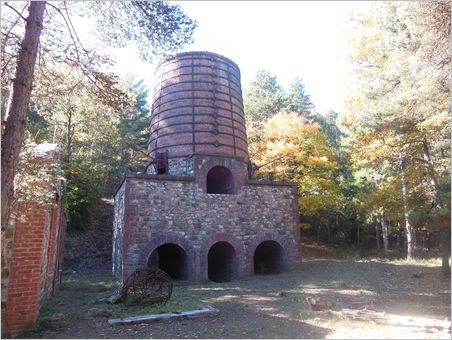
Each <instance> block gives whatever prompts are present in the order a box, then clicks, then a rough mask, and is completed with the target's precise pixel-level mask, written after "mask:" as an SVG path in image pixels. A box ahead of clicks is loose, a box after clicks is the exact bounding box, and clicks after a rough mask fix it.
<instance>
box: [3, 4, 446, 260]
mask: <svg viewBox="0 0 452 340" xmlns="http://www.w3.org/2000/svg"><path fill="white" fill-rule="evenodd" d="M7 4H8V6H3V7H2V51H1V53H2V64H1V67H2V68H1V71H2V102H1V112H2V137H3V138H2V148H3V139H4V137H5V131H6V128H5V127H6V123H5V122H6V121H7V118H8V117H7V116H5V113H6V112H7V111H8V97H9V93H10V91H11V84H12V80H13V79H14V72H15V68H16V63H17V55H18V52H19V50H20V42H21V35H22V32H23V30H24V25H25V21H24V20H22V19H23V16H24V15H25V10H26V7H27V4H26V3H24V2H14V3H13V2H8V3H7ZM96 6H98V7H96ZM142 6H144V7H142ZM86 13H96V14H95V15H94V14H92V15H93V16H98V18H97V20H98V23H99V32H100V34H101V35H102V37H103V39H104V40H105V41H106V44H109V45H113V46H124V45H125V44H126V43H127V42H129V41H134V42H136V43H137V44H138V46H140V47H141V48H140V53H141V57H142V58H143V59H144V60H148V61H151V60H154V59H156V58H159V57H161V56H164V55H167V54H170V53H174V52H175V51H177V49H178V48H180V47H181V46H183V45H185V44H188V43H189V42H190V41H191V38H192V32H193V30H194V29H195V27H196V23H195V22H194V21H193V20H191V19H190V18H188V17H186V16H185V14H184V13H182V12H181V11H180V9H179V8H178V7H177V6H174V5H171V4H170V5H166V4H163V3H155V2H124V3H115V5H111V6H110V7H106V5H105V3H102V2H100V3H70V2H52V3H47V7H46V15H45V19H44V23H43V32H42V35H41V43H40V46H39V51H38V57H37V61H36V66H35V69H34V83H33V91H32V92H31V100H30V105H29V109H28V112H27V127H26V131H25V138H24V142H23V144H22V147H21V157H20V162H19V163H18V170H17V172H18V176H16V187H15V190H16V196H15V200H16V201H27V200H35V199H36V196H37V194H38V193H36V192H35V191H31V190H27V183H28V182H27V181H26V180H25V181H24V180H23V179H24V178H25V179H26V178H28V179H29V178H31V177H33V176H35V177H36V176H43V175H45V174H43V171H42V169H35V168H33V167H32V166H30V162H27V160H28V159H29V156H30V151H31V149H32V147H33V146H34V145H35V144H37V143H42V142H55V143H58V144H59V145H60V147H61V164H62V169H61V173H57V174H55V173H53V170H52V171H51V172H52V174H51V175H54V176H55V175H57V176H61V177H63V178H64V179H65V181H66V188H65V193H64V200H65V204H66V206H67V209H68V213H69V228H70V229H71V230H72V231H74V232H78V231H83V229H85V228H86V224H87V223H88V222H87V219H86V216H87V209H88V207H89V206H90V205H92V204H93V203H95V202H96V201H98V200H99V199H101V198H103V197H109V198H111V197H112V195H113V194H114V192H115V189H116V188H117V186H118V185H119V183H120V181H121V180H122V178H123V176H124V173H126V172H140V171H144V167H145V165H146V163H147V155H146V154H147V150H146V149H147V138H148V125H149V114H150V109H149V104H150V103H149V102H148V91H149V89H147V88H145V86H144V85H143V81H142V80H141V79H139V78H137V77H133V76H131V77H128V78H127V79H120V78H119V77H118V76H117V75H115V74H114V73H112V72H111V71H108V69H107V68H106V65H109V64H112V63H113V62H114V61H113V60H111V58H110V56H109V55H107V54H105V53H102V52H101V51H102V50H101V49H98V48H95V47H89V46H87V45H85V44H84V43H83V42H81V41H80V39H79V38H78V36H77V27H76V25H74V24H73V22H72V21H71V20H70V18H71V17H72V16H73V15H80V14H86ZM131 14H134V15H135V18H140V20H135V19H133V16H132V15H131ZM149 16H152V17H153V18H157V20H154V21H152V22H150V21H149V20H148V19H149ZM352 20H353V23H354V25H355V26H356V30H354V35H353V36H350V37H349V40H350V62H351V63H352V65H353V74H351V78H352V79H351V80H352V81H351V82H352V84H354V88H353V90H352V92H350V93H349V96H348V98H347V103H346V109H345V111H344V112H328V113H322V114H320V113H318V112H316V110H315V103H312V102H311V100H310V96H309V94H307V93H306V91H305V87H304V83H303V80H302V79H300V78H297V77H295V76H296V75H294V81H293V82H292V84H291V85H290V86H289V88H288V89H284V88H283V87H282V86H281V85H279V84H278V82H277V79H276V77H275V76H273V75H272V74H271V71H265V70H262V71H260V72H258V74H257V75H256V77H255V79H254V80H253V81H252V82H251V84H250V85H249V86H247V87H246V88H245V89H244V92H243V97H244V104H245V115H246V121H247V134H248V139H249V151H250V155H251V158H252V161H253V162H254V163H255V165H256V166H255V170H256V171H255V176H256V177H257V178H267V179H275V180H290V181H294V182H296V183H297V184H298V187H299V206H300V217H301V221H300V228H301V231H302V233H303V234H305V235H312V236H313V237H316V238H317V239H318V240H321V241H324V242H328V243H330V244H336V245H338V246H339V247H350V246H354V247H356V248H357V249H361V250H363V253H362V254H365V252H366V251H368V250H369V249H371V248H372V249H378V250H380V249H381V254H382V255H384V256H389V252H390V250H399V251H401V252H402V253H404V254H405V255H406V257H407V258H408V259H412V258H414V257H415V256H416V253H418V252H419V251H421V250H425V249H430V248H437V247H438V246H441V249H442V251H443V264H444V268H445V267H446V266H448V257H449V253H450V202H451V197H450V186H451V183H450V157H451V154H450V151H451V150H450V142H451V141H450V137H451V129H450V128H451V126H450V82H451V77H450V67H451V64H450V61H451V59H450V58H451V56H450V2H443V1H432V2H400V3H399V2H388V3H386V2H382V3H377V4H375V6H374V7H372V8H371V9H370V10H369V11H368V12H366V13H364V14H362V15H360V16H358V17H355V18H353V19H352ZM149 46H153V47H154V48H149ZM313 53H315V52H313ZM2 163H3V158H2ZM2 166H3V164H2ZM2 170H3V167H2ZM21 180H22V182H21Z"/></svg>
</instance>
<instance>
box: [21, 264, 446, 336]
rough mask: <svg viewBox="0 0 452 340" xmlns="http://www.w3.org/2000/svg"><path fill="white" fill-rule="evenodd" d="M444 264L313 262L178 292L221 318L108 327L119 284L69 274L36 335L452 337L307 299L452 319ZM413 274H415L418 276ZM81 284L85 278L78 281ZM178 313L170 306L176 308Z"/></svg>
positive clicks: (44, 312) (47, 307)
mask: <svg viewBox="0 0 452 340" xmlns="http://www.w3.org/2000/svg"><path fill="white" fill-rule="evenodd" d="M439 265H440V263H439V261H432V260H430V261H423V262H422V261H420V262H416V263H407V262H404V261H399V262H396V261H392V262H389V261H388V262H386V261H378V260H371V261H340V260H333V259H307V260H305V261H304V263H303V264H302V268H301V269H300V270H298V271H294V272H290V273H284V274H280V275H265V276H253V277H249V278H246V279H243V280H238V281H235V282H230V283H206V284H203V285H187V286H176V287H175V291H174V294H175V299H179V300H180V301H182V304H193V305H199V306H206V305H211V306H214V307H215V308H217V309H219V310H220V313H219V315H217V316H210V317H204V318H199V319H183V320H172V321H163V322H154V323H148V324H145V323H143V324H136V325H127V326H109V325H108V323H107V320H108V319H109V318H112V317H114V316H115V313H116V310H112V308H111V305H108V304H106V303H103V302H99V298H102V297H105V296H108V293H109V290H111V289H113V288H114V287H113V286H112V285H111V284H108V283H107V284H106V283H105V282H106V281H105V277H101V276H102V275H97V276H94V277H88V278H86V277H85V278H84V279H83V280H81V279H80V275H78V274H77V273H73V274H71V275H69V276H66V277H64V282H63V284H62V287H61V292H60V293H59V294H58V295H57V296H56V297H54V298H52V299H51V300H50V301H49V303H48V304H46V305H45V306H44V307H43V309H42V312H41V314H42V315H44V317H42V316H41V318H40V322H39V329H38V330H37V331H36V332H33V333H29V334H26V335H25V337H33V338H88V339H89V338H195V339H196V338H360V339H363V338H391V339H395V338H449V339H450V333H443V332H436V331H435V332H431V333H425V332H420V331H416V330H415V329H413V328H407V327H393V326H383V325H377V324H375V323H374V322H365V321H355V320H350V319H346V318H341V317H337V316H334V315H332V314H331V313H328V312H326V311H319V312H314V311H311V310H310V308H309V305H308V303H307V301H306V298H307V297H322V298H323V299H325V300H326V301H329V302H332V303H334V304H336V305H337V306H341V305H344V306H345V305H346V304H347V303H348V302H350V301H354V300H363V299H365V300H369V301H373V303H374V307H375V308H376V309H377V310H379V311H385V312H386V313H391V314H397V315H407V316H417V317H423V318H431V319H441V320H444V319H445V318H446V317H447V318H448V319H449V320H450V314H451V310H450V277H444V276H443V275H442V274H441V271H440V267H439ZM413 274H415V275H414V276H413ZM78 280H79V281H78ZM171 308H172V307H171Z"/></svg>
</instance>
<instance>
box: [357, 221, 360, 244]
mask: <svg viewBox="0 0 452 340" xmlns="http://www.w3.org/2000/svg"><path fill="white" fill-rule="evenodd" d="M359 229H360V228H359V224H358V228H357V230H356V245H357V246H358V247H359Z"/></svg>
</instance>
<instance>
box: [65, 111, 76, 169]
mask: <svg viewBox="0 0 452 340" xmlns="http://www.w3.org/2000/svg"><path fill="white" fill-rule="evenodd" d="M72 116H73V109H72V107H70V108H69V110H68V112H67V126H66V128H67V140H66V157H67V158H66V160H67V164H68V165H69V164H71V160H72V138H73V136H74V130H75V128H74V126H73V123H72Z"/></svg>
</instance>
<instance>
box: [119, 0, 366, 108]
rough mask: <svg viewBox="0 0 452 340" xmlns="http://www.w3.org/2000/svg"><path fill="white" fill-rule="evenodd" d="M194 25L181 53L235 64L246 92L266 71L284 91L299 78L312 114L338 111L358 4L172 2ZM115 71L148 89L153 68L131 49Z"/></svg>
mask: <svg viewBox="0 0 452 340" xmlns="http://www.w3.org/2000/svg"><path fill="white" fill-rule="evenodd" d="M173 3H177V4H179V5H180V6H181V8H182V10H183V11H184V12H185V13H186V14H188V15H189V16H190V17H191V18H192V19H195V20H196V21H197V22H198V27H197V29H196V30H195V33H194V43H193V44H191V45H188V46H186V47H185V48H183V49H182V51H210V52H215V53H219V54H222V55H224V56H226V57H228V58H230V59H232V60H233V61H234V62H236V63H237V64H238V66H239V68H240V70H241V74H242V88H246V87H247V85H248V84H249V83H250V81H251V80H252V79H253V78H254V77H255V75H256V73H257V71H258V70H260V69H262V70H267V71H269V72H270V73H271V74H273V75H275V76H276V77H277V81H278V83H279V84H281V85H282V86H283V87H284V88H286V89H287V88H288V86H289V84H290V82H291V81H292V80H293V79H294V78H295V77H300V78H302V79H303V80H304V84H305V89H306V93H307V94H309V95H310V96H311V101H312V102H313V103H314V104H315V106H316V110H317V111H318V112H320V113H326V112H327V111H328V110H335V111H337V112H342V110H343V101H344V98H345V96H346V93H347V73H348V72H349V64H348V62H347V53H348V52H347V51H348V41H347V39H348V36H349V35H348V32H349V30H350V24H349V18H350V15H351V13H352V12H353V11H355V12H356V11H360V10H363V9H365V8H366V7H367V6H368V5H369V2H364V1H174V2H173ZM116 54H117V66H116V67H117V70H118V72H119V73H121V74H126V73H135V74H138V75H139V76H140V77H143V78H144V80H145V82H146V83H147V84H148V86H149V87H150V88H151V89H152V86H153V74H154V71H155V68H156V65H150V64H145V63H143V62H141V61H140V60H139V58H138V56H137V55H136V49H134V48H133V47H127V48H124V49H121V50H117V51H116Z"/></svg>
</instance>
